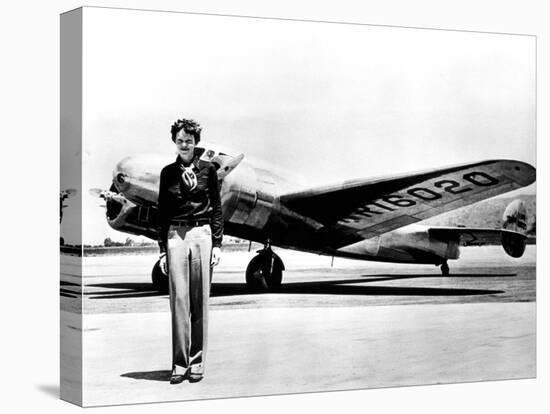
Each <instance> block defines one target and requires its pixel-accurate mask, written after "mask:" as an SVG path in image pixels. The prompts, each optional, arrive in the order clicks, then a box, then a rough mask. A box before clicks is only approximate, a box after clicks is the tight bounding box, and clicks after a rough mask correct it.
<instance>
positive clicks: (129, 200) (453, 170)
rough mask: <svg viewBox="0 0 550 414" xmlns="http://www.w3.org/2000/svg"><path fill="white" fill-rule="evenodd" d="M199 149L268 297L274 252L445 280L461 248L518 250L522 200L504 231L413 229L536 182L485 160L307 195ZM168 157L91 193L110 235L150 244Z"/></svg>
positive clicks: (261, 170)
mask: <svg viewBox="0 0 550 414" xmlns="http://www.w3.org/2000/svg"><path fill="white" fill-rule="evenodd" d="M196 151H197V155H198V156H200V157H201V158H202V159H205V160H208V161H211V162H213V163H214V165H215V166H216V168H217V171H218V178H219V180H220V189H221V200H222V210H223V216H224V233H225V234H227V235H231V236H235V237H239V238H242V239H246V240H250V241H254V242H258V243H261V244H263V245H264V248H263V249H262V250H259V251H258V254H257V255H256V256H255V257H254V258H253V259H252V260H251V261H250V263H249V264H248V267H247V269H246V282H247V285H248V286H249V287H250V288H252V289H256V290H274V289H277V288H278V287H279V286H280V284H281V281H282V275H283V270H284V264H283V261H282V260H281V258H280V257H279V256H278V255H276V254H275V253H274V252H273V251H272V249H271V246H272V245H273V246H279V247H282V248H288V249H294V250H300V251H305V252H311V253H317V254H323V255H328V256H333V257H346V258H353V259H360V260H371V261H383V262H394V263H418V264H433V265H436V266H440V267H441V272H442V274H443V275H448V274H449V266H448V264H447V261H448V260H455V259H458V258H459V255H460V246H467V245H495V244H501V245H502V246H503V248H504V250H505V252H506V253H507V254H509V255H510V256H512V257H521V256H522V255H523V252H524V250H525V244H526V235H525V231H526V229H527V226H526V212H525V207H524V206H523V203H522V202H521V201H519V200H516V201H514V202H512V204H510V205H509V206H508V208H507V209H506V211H505V213H504V217H503V221H504V223H503V228H502V229H489V228H466V227H441V226H437V227H434V226H426V225H421V224H415V223H418V222H420V221H422V220H425V219H427V218H430V217H433V216H436V215H439V214H442V213H444V212H447V211H451V210H455V209H457V208H460V207H463V206H466V205H469V204H473V203H476V202H478V201H481V200H484V199H487V198H490V197H494V196H497V195H499V194H503V193H506V192H509V191H512V190H515V189H518V188H521V187H525V186H527V185H529V184H531V183H533V182H534V181H535V176H536V171H535V168H534V167H532V166H531V165H529V164H527V163H524V162H520V161H514V160H487V161H480V162H477V163H469V164H463V165H458V166H451V167H445V168H440V169H432V170H427V171H420V172H414V173H411V174H406V175H399V176H393V177H381V178H374V179H362V180H353V181H346V182H343V183H341V184H338V185H334V186H326V187H317V188H306V187H305V186H304V185H303V184H300V181H299V179H298V178H297V177H293V176H291V175H290V174H288V173H286V172H283V171H278V170H277V168H275V167H270V166H267V164H266V163H264V162H254V161H251V160H247V159H244V155H243V154H239V155H236V154H233V155H231V154H230V153H229V152H225V151H224V150H223V149H222V148H221V147H218V146H215V145H210V144H207V143H204V142H201V143H200V145H199V146H198V147H197V148H196ZM173 158H174V157H173V156H172V157H167V156H161V155H153V154H147V155H137V156H132V157H127V158H124V159H122V160H121V161H120V162H119V163H118V164H117V165H116V167H115V169H114V171H113V182H112V185H111V188H110V190H108V191H106V190H99V189H91V190H90V193H91V194H92V195H95V196H99V197H101V198H103V199H105V200H106V208H107V212H106V216H107V221H108V223H109V225H110V226H111V227H112V228H114V229H116V230H120V231H123V232H127V233H131V234H135V235H142V236H146V237H149V238H151V239H154V240H156V239H157V198H158V188H159V174H160V171H161V169H162V168H163V167H164V166H165V165H167V164H169V163H171V162H173ZM152 280H153V284H154V286H155V287H156V288H157V289H159V290H161V291H166V289H167V285H168V283H167V282H168V278H167V276H166V275H165V274H163V273H162V271H161V269H160V266H159V263H158V262H157V263H156V264H155V265H154V267H153V271H152Z"/></svg>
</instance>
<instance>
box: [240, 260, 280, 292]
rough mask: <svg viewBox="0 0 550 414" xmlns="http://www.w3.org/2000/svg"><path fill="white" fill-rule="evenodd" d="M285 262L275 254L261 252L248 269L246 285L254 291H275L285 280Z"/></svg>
mask: <svg viewBox="0 0 550 414" xmlns="http://www.w3.org/2000/svg"><path fill="white" fill-rule="evenodd" d="M283 270H284V265H283V261H282V260H281V259H280V257H279V256H277V255H276V254H275V253H273V252H269V253H266V252H260V254H258V255H257V256H255V257H254V258H253V259H252V260H251V261H250V263H249V264H248V266H247V268H246V285H247V286H248V288H249V289H250V290H254V291H273V290H277V289H278V288H279V287H280V286H281V282H282V280H283Z"/></svg>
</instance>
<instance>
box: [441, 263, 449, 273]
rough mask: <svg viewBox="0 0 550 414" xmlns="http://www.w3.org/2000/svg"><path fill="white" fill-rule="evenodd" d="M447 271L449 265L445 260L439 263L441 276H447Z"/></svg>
mask: <svg viewBox="0 0 550 414" xmlns="http://www.w3.org/2000/svg"><path fill="white" fill-rule="evenodd" d="M449 273H450V271H449V265H448V264H447V262H443V263H441V274H442V275H443V276H449Z"/></svg>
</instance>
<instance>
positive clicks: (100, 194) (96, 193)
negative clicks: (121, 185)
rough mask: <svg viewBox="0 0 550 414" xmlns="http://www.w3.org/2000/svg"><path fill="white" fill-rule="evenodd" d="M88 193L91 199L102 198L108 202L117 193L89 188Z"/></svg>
mask: <svg viewBox="0 0 550 414" xmlns="http://www.w3.org/2000/svg"><path fill="white" fill-rule="evenodd" d="M88 193H89V194H90V195H91V196H92V197H97V198H102V199H104V200H109V199H111V198H113V197H114V196H116V195H117V193H115V192H113V191H109V190H102V189H101V188H90V189H89V190H88Z"/></svg>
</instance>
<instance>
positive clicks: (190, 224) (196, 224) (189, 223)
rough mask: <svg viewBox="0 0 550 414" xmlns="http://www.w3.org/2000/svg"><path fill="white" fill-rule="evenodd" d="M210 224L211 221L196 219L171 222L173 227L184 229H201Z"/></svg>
mask: <svg viewBox="0 0 550 414" xmlns="http://www.w3.org/2000/svg"><path fill="white" fill-rule="evenodd" d="M206 224H210V219H196V220H170V225H171V226H182V227H199V226H204V225H206Z"/></svg>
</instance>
